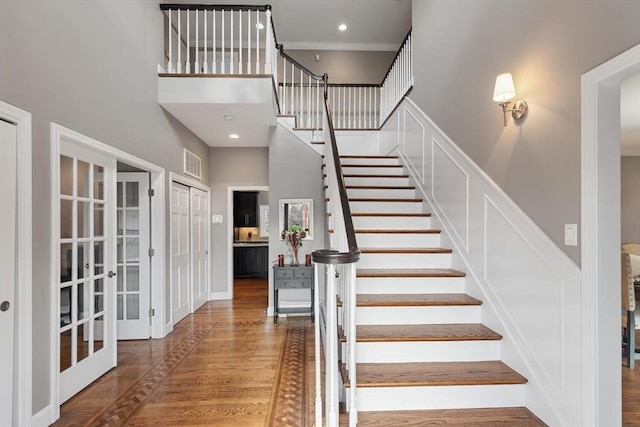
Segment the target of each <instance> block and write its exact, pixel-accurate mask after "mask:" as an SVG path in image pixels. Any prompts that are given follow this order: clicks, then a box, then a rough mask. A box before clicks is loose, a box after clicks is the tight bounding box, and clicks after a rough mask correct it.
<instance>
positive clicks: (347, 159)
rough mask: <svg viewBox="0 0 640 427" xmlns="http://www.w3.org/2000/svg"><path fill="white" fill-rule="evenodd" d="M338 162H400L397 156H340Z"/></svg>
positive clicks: (389, 163)
mask: <svg viewBox="0 0 640 427" xmlns="http://www.w3.org/2000/svg"><path fill="white" fill-rule="evenodd" d="M340 163H343V164H348V165H398V164H400V162H399V161H398V158H397V157H376V158H370V157H363V158H354V157H340Z"/></svg>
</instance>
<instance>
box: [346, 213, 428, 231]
mask: <svg viewBox="0 0 640 427" xmlns="http://www.w3.org/2000/svg"><path fill="white" fill-rule="evenodd" d="M353 226H354V228H355V229H356V230H367V229H369V230H411V229H422V230H428V229H429V228H431V218H430V217H428V216H354V217H353Z"/></svg>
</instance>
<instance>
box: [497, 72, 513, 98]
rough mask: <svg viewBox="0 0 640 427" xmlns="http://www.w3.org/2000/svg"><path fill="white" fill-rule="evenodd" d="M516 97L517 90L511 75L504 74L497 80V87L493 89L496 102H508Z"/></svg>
mask: <svg viewBox="0 0 640 427" xmlns="http://www.w3.org/2000/svg"><path fill="white" fill-rule="evenodd" d="M515 96H516V88H515V86H514V85H513V77H512V76H511V73H502V74H500V75H498V77H497V78H496V87H495V88H494V89H493V100H494V101H495V102H506V101H509V100H510V99H513V98H514V97H515Z"/></svg>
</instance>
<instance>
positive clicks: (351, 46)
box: [282, 41, 400, 52]
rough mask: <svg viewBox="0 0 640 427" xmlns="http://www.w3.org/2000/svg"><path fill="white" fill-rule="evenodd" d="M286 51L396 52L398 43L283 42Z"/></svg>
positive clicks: (398, 46)
mask: <svg viewBox="0 0 640 427" xmlns="http://www.w3.org/2000/svg"><path fill="white" fill-rule="evenodd" d="M282 45H283V46H285V49H286V50H353V51H369V52H373V51H379V52H397V51H398V49H400V44H399V43H329V42H327V43H318V42H296V41H285V42H283V43H282Z"/></svg>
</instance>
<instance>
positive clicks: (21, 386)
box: [0, 101, 33, 426]
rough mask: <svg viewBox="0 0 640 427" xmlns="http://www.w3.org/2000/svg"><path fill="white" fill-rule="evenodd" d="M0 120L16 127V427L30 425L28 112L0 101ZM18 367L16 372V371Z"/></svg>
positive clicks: (29, 163) (30, 189)
mask: <svg viewBox="0 0 640 427" xmlns="http://www.w3.org/2000/svg"><path fill="white" fill-rule="evenodd" d="M0 119H3V120H6V121H8V122H10V123H13V124H15V125H16V128H17V139H18V141H17V143H18V146H17V154H18V165H17V170H18V176H17V185H18V188H17V193H16V194H17V196H18V200H17V204H18V205H17V208H18V212H17V221H18V229H17V245H18V247H17V252H16V253H17V255H18V265H17V267H18V268H17V271H16V274H17V279H18V285H17V286H18V295H17V297H18V301H17V307H18V310H17V314H18V317H17V319H16V323H15V325H16V328H15V333H16V336H17V337H18V340H17V347H16V348H15V349H14V350H15V351H16V357H14V363H15V365H14V372H17V375H18V377H17V378H16V381H17V385H16V386H17V395H16V396H15V398H16V402H14V409H16V410H17V411H16V413H14V422H15V424H16V425H19V426H30V425H31V405H32V383H31V376H32V366H31V364H32V344H31V337H32V331H31V328H32V323H31V311H32V271H33V264H32V263H33V261H32V231H31V230H32V201H31V199H32V198H31V191H32V182H31V113H28V112H26V111H23V110H21V109H19V108H16V107H14V106H12V105H9V104H7V103H5V102H3V101H0ZM16 368H17V369H16Z"/></svg>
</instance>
